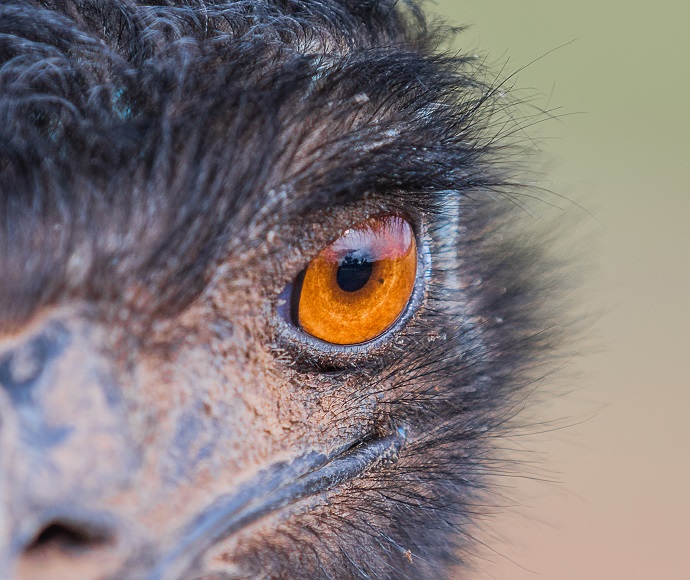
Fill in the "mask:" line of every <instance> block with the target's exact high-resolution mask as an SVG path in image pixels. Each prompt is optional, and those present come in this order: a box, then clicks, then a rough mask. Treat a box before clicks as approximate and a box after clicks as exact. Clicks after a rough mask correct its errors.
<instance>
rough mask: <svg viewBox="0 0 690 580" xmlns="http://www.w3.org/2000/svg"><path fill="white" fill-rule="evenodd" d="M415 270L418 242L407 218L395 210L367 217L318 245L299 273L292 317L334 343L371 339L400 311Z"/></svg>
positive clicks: (407, 299) (387, 326) (408, 298)
mask: <svg viewBox="0 0 690 580" xmlns="http://www.w3.org/2000/svg"><path fill="white" fill-rule="evenodd" d="M416 276H417V244H416V241H415V236H414V232H413V231H412V227H411V226H410V224H409V222H407V221H406V220H405V219H404V218H402V217H400V216H397V215H387V216H379V217H372V218H369V219H368V220H365V221H363V222H361V223H359V224H357V225H356V226H354V227H353V228H350V229H349V230H347V231H345V232H344V233H343V234H342V235H341V236H340V237H339V238H338V239H337V240H335V241H334V242H333V243H331V244H330V245H328V246H327V247H325V248H324V249H323V250H321V252H319V254H318V256H316V257H315V258H314V259H313V260H312V261H311V262H310V263H309V265H308V266H307V268H306V270H305V271H304V272H303V273H302V274H301V275H300V276H299V278H298V280H297V281H296V283H295V285H294V291H293V297H292V314H293V318H294V321H295V323H296V324H297V325H298V326H299V327H300V328H301V329H302V330H303V331H304V332H306V333H308V334H310V335H312V336H314V337H316V338H319V339H321V340H323V341H326V342H330V343H332V344H339V345H353V344H359V343H362V342H366V341H369V340H372V339H374V338H376V337H377V336H379V335H381V334H383V333H384V332H385V331H386V330H387V329H388V328H390V327H391V326H392V325H393V323H394V322H395V321H396V320H397V319H398V317H399V316H400V315H401V314H402V312H403V310H404V309H405V306H406V305H407V303H408V302H409V300H410V297H411V296H412V292H413V290H414V286H415V280H416Z"/></svg>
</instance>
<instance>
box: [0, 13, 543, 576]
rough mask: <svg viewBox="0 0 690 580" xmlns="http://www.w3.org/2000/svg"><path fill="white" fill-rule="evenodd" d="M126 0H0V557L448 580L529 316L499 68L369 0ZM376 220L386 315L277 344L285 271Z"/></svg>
mask: <svg viewBox="0 0 690 580" xmlns="http://www.w3.org/2000/svg"><path fill="white" fill-rule="evenodd" d="M153 4H158V3H153V2H131V1H127V0H122V1H119V2H116V1H113V2H96V1H95V0H94V1H91V0H79V1H77V0H70V1H67V2H51V1H44V2H39V1H29V0H27V1H19V0H11V1H9V2H5V3H3V4H2V5H0V33H1V35H0V119H2V123H0V126H1V127H2V128H0V142H1V143H2V146H1V147H0V227H1V232H0V233H1V234H2V235H0V271H2V272H3V278H2V286H1V287H0V383H1V386H2V388H0V419H1V422H0V494H1V496H2V498H3V501H2V503H1V504H0V510H2V511H0V569H2V570H4V571H6V573H7V577H8V578H51V579H54V578H70V579H73V580H77V579H80V578H83V579H95V578H132V579H141V578H150V579H152V580H153V579H154V578H155V579H158V578H160V579H166V580H167V579H171V580H172V579H178V578H180V579H181V578H185V579H187V578H197V577H198V578H255V577H290V578H294V577H300V576H302V577H308V578H317V577H323V578H330V577H334V578H340V577H374V578H404V577H410V578H424V577H429V578H439V577H444V576H445V575H447V574H450V573H451V572H452V571H453V570H456V569H457V567H458V566H461V565H462V564H463V563H464V561H465V558H464V556H463V554H464V553H465V550H467V549H469V547H470V545H471V541H470V538H471V532H472V524H473V521H474V517H475V516H476V515H477V513H478V511H481V508H480V506H481V505H486V503H487V501H489V500H488V499H487V497H488V496H487V493H488V492H487V487H486V485H487V480H486V477H487V475H491V474H492V473H494V472H497V471H500V470H504V469H506V467H505V466H501V464H500V463H499V457H498V456H497V455H496V452H495V444H494V441H495V440H496V436H497V435H499V434H500V433H501V432H502V430H504V429H508V428H509V422H510V418H511V417H512V415H513V413H514V410H515V406H514V402H515V400H519V398H520V396H521V395H520V391H521V389H523V388H524V387H525V386H527V385H530V384H531V382H532V380H533V378H534V377H535V376H537V373H535V372H532V371H531V370H530V369H532V368H537V369H539V367H538V365H537V362H538V361H542V360H543V358H544V357H548V356H550V354H549V353H551V352H552V348H553V345H554V344H555V340H556V338H555V337H554V334H555V331H554V330H553V329H554V328H555V326H554V323H553V321H552V320H549V319H548V317H546V316H545V315H544V310H543V309H541V305H542V303H543V302H544V300H545V294H544V293H542V292H541V291H540V290H539V288H541V287H545V286H548V281H547V280H546V278H547V275H546V274H545V267H544V266H543V263H542V258H541V255H540V253H539V252H538V251H537V250H536V249H535V248H534V247H529V246H527V245H525V244H524V243H522V242H521V241H520V238H518V237H514V236H512V234H511V232H512V231H513V228H512V226H511V222H510V219H509V216H508V214H507V213H506V210H505V207H509V206H511V205H512V201H511V198H510V196H509V195H508V194H505V196H504V195H502V193H503V192H508V191H511V192H513V193H514V189H511V188H514V187H515V186H512V185H510V183H511V176H510V175H509V174H507V173H506V172H505V170H506V168H507V167H510V164H505V163H502V160H504V159H505V156H509V155H512V154H513V152H512V150H510V149H506V148H505V146H506V143H504V142H503V141H501V137H502V131H504V132H505V133H511V131H512V129H507V128H506V127H507V126H506V125H502V124H501V123H499V122H498V121H497V120H496V118H495V117H494V114H498V113H500V111H502V110H503V109H504V107H505V105H504V104H502V103H497V102H496V99H498V93H501V94H502V91H499V90H497V87H494V86H491V85H484V84H483V83H482V82H481V76H482V72H481V69H479V68H478V67H477V65H476V63H473V62H472V59H463V58H458V59H446V58H442V57H439V56H434V55H435V51H436V43H437V42H438V41H439V38H440V37H439V35H440V32H438V31H433V30H431V31H428V30H426V29H425V27H424V24H423V20H422V17H421V16H420V14H419V13H418V12H417V11H416V10H415V9H413V8H409V7H408V8H404V7H402V6H398V7H397V8H395V9H393V8H392V6H391V5H389V4H392V3H389V2H387V1H381V2H363V3H356V2H351V3H350V2H346V1H345V0H343V1H339V0H324V1H323V2H315V1H306V0H305V1H304V2H295V3H288V2H285V3H284V2H278V1H273V0H271V1H268V0H267V1H265V2H243V1H236V2H221V3H216V2H205V3H201V2H199V3H195V2H184V3H183V2H163V3H161V4H163V6H159V7H152V6H149V5H153ZM499 169H500V170H499ZM487 192H492V195H487ZM511 195H512V194H511ZM386 212H395V213H397V214H399V215H404V216H405V217H406V218H407V219H408V220H409V221H410V222H411V223H412V224H413V227H414V229H415V232H416V235H417V238H418V246H419V266H418V268H419V275H418V280H417V286H416V289H415V292H414V294H413V298H412V299H411V301H410V303H409V305H408V307H407V310H406V311H405V313H404V314H403V315H402V317H401V318H400V319H399V321H398V322H397V323H396V324H395V325H394V326H393V327H392V328H391V329H389V330H388V331H386V332H385V333H384V335H382V336H381V337H379V338H377V339H375V340H374V341H372V342H370V343H367V344H365V345H359V346H354V347H334V346H333V345H328V344H325V343H322V342H320V341H316V340H314V339H311V338H310V337H308V336H306V335H305V334H304V333H303V332H301V331H300V330H299V329H297V328H296V327H295V326H294V325H293V324H292V323H291V321H290V320H289V317H286V316H285V315H284V312H283V311H284V308H283V306H282V304H283V300H284V298H281V297H283V296H285V294H284V292H285V288H286V287H288V286H289V284H290V283H291V282H292V280H294V279H295V277H296V276H297V275H298V273H299V272H300V271H301V270H302V269H303V268H304V267H305V265H306V264H307V263H308V262H309V260H310V259H311V258H313V257H314V256H315V255H316V254H317V253H318V252H319V251H320V249H321V248H323V247H324V246H326V245H327V244H328V243H329V242H331V241H332V240H333V239H334V238H336V237H337V236H338V235H339V234H340V233H341V232H342V231H344V230H345V229H347V228H348V227H351V226H352V225H353V224H356V223H358V222H360V221H362V220H364V219H366V218H367V217H369V216H372V215H377V214H380V213H386ZM546 329H549V331H548V332H547V331H546ZM537 372H538V373H539V376H541V374H543V372H544V371H543V369H539V370H538V371H537ZM516 398H517V399H516Z"/></svg>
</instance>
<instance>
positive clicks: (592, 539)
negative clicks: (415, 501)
mask: <svg viewBox="0 0 690 580" xmlns="http://www.w3.org/2000/svg"><path fill="white" fill-rule="evenodd" d="M426 8H427V10H429V11H430V12H432V13H436V14H439V15H441V16H443V17H444V18H445V19H447V20H448V21H449V22H450V23H452V24H455V25H469V26H470V28H469V29H468V30H467V31H465V32H464V33H462V34H460V35H458V37H457V38H456V41H455V46H456V48H458V49H461V50H463V51H467V52H476V53H478V54H480V55H482V56H487V60H488V62H489V63H492V64H493V68H494V69H496V70H498V69H499V68H500V67H502V66H503V65H506V68H505V71H506V72H505V73H504V74H509V73H512V72H514V71H516V70H518V69H521V68H522V67H526V68H524V70H521V71H520V72H518V74H517V76H516V77H515V79H514V80H513V84H515V86H516V88H517V89H520V91H519V93H518V94H519V96H521V97H525V96H532V97H533V98H532V103H533V104H535V105H537V106H540V107H542V108H545V109H550V110H552V111H554V113H555V114H556V115H557V116H558V115H560V118H558V119H556V120H548V121H545V122H543V123H540V124H539V125H537V126H535V127H533V128H531V129H530V130H529V134H530V135H532V136H534V137H536V138H537V139H538V144H539V148H540V149H541V155H540V163H542V164H543V165H539V166H537V169H538V170H540V171H543V178H542V180H541V181H540V183H539V185H540V186H543V187H545V188H548V189H550V190H552V191H554V192H556V193H558V194H562V195H564V196H565V197H567V198H568V199H569V200H571V201H572V202H574V203H572V204H569V203H564V204H563V206H562V207H563V208H564V209H563V211H564V212H566V213H567V212H576V213H577V212H579V213H582V212H581V210H579V209H578V208H577V205H576V204H579V205H580V206H582V207H584V208H585V209H586V210H587V211H588V212H590V213H591V216H587V217H585V218H584V221H585V222H589V223H590V224H591V226H592V227H591V230H592V232H594V237H595V238H596V241H595V242H594V243H593V244H592V245H591V247H590V248H589V249H587V251H588V252H593V253H594V254H595V255H591V254H590V255H589V256H587V261H588V262H593V263H594V266H593V267H591V273H590V274H589V275H588V280H587V283H586V287H585V288H584V289H583V291H582V293H581V296H582V299H583V300H584V301H585V302H586V303H585V305H584V306H585V309H586V310H588V311H589V312H592V313H598V314H597V315H596V316H594V317H593V321H592V325H591V336H592V340H591V344H589V345H585V348H584V349H583V354H582V355H581V356H578V357H576V359H574V360H573V361H572V362H571V363H570V365H569V366H570V370H571V371H573V375H577V376H578V379H577V380H576V381H575V382H574V384H572V385H571V387H572V390H571V392H570V393H568V394H566V395H564V396H563V397H560V398H553V399H552V400H550V401H547V402H546V403H543V404H540V405H539V409H538V412H539V414H540V415H541V416H542V417H543V418H544V420H554V419H555V420H559V419H561V420H562V421H561V422H560V423H559V425H570V426H569V427H565V428H560V429H557V430H554V431H549V432H545V433H543V434H541V435H536V436H534V437H533V438H532V439H531V440H530V441H529V443H528V444H526V446H529V447H531V448H534V449H537V451H538V454H536V455H535V456H534V457H533V458H532V459H533V460H535V461H536V462H537V463H538V471H539V472H540V473H541V474H542V475H544V479H547V480H549V481H550V482H542V481H535V480H534V479H530V478H525V479H519V478H515V479H511V480H509V481H504V482H503V484H504V485H505V488H504V490H503V492H504V493H505V494H506V495H507V496H508V497H510V498H511V499H512V500H514V501H515V503H514V504H509V503H507V507H506V509H505V510H502V512H501V513H500V514H498V515H496V516H495V517H494V519H492V520H491V521H488V522H486V523H485V526H484V528H485V529H484V531H479V532H478V534H479V537H480V539H481V540H482V541H483V542H485V543H486V548H485V549H482V550H481V551H480V552H479V554H478V557H479V559H478V560H477V570H476V577H477V578H479V579H481V580H488V579H493V578H498V579H501V580H504V579H514V580H523V579H525V580H530V579H532V580H534V579H538V578H546V579H556V580H571V579H572V580H575V579H577V580H582V579H607V580H608V579H625V580H637V579H645V580H647V579H660V580H665V579H679V580H681V579H688V578H690V546H688V544H689V543H690V234H689V233H688V228H689V225H690V191H689V189H690V188H689V184H690V80H689V79H690V40H689V35H690V2H687V0H682V1H681V0H675V1H674V0H666V1H662V2H649V1H644V2H643V1H640V0H606V1H605V2H601V1H595V0H579V1H578V2H573V1H568V2H566V1H564V0H561V1H554V0H525V1H522V2H516V1H515V0H484V1H480V0H439V1H438V2H436V3H431V2H429V3H427V4H426ZM540 57H541V58H540ZM535 59H538V60H536V62H533V61H535ZM530 63H531V64H530ZM527 65H528V66H527ZM529 112H530V111H529V110H527V111H526V113H529ZM585 245H587V244H585ZM592 248H593V249H592ZM588 267H589V266H588ZM592 345H594V346H592ZM590 347H591V348H590Z"/></svg>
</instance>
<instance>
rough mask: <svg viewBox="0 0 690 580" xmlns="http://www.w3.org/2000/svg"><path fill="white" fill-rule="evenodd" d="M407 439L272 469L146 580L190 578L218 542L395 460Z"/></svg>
mask: <svg viewBox="0 0 690 580" xmlns="http://www.w3.org/2000/svg"><path fill="white" fill-rule="evenodd" d="M404 439H405V433H404V431H402V430H400V431H399V432H398V433H397V434H396V435H390V436H388V437H384V438H381V439H376V440H373V441H369V442H365V443H360V444H358V445H356V446H354V447H348V448H346V449H344V450H342V451H340V452H338V453H336V454H335V455H334V456H333V457H331V458H327V457H326V456H325V455H322V454H319V453H310V454H308V455H306V456H303V457H300V458H298V459H296V460H295V461H293V462H291V463H281V464H274V465H272V466H271V467H270V468H268V469H267V470H266V471H264V472H263V473H260V474H259V475H258V476H257V477H255V478H254V479H252V480H251V481H249V482H247V483H245V484H244V485H242V486H241V487H240V489H239V490H238V492H237V493H234V494H232V495H230V496H225V497H220V498H218V500H217V501H216V502H215V503H214V504H213V505H211V506H209V507H208V508H207V509H206V510H204V512H203V513H202V514H201V515H200V516H199V518H198V519H197V520H195V521H194V522H192V523H191V524H190V526H189V528H188V529H187V530H186V532H185V533H183V534H182V536H181V538H180V541H179V542H178V543H177V544H176V545H175V546H174V547H173V549H172V550H171V551H170V552H168V554H167V555H166V556H165V557H164V558H162V559H161V561H160V564H159V565H158V566H157V567H156V568H155V570H154V571H153V573H152V574H151V575H150V576H149V577H148V580H176V579H181V578H188V577H189V573H190V571H191V570H192V569H193V568H194V567H195V564H196V561H197V560H198V559H199V558H200V557H201V556H203V555H204V553H205V552H206V551H207V550H209V549H210V548H211V547H212V546H213V545H214V544H215V543H216V542H219V541H221V540H223V539H225V538H228V537H229V536H232V535H233V534H237V533H238V532H240V531H241V530H242V529H244V528H245V527H247V526H249V525H250V524H252V523H254V522H256V521H257V520H259V519H260V518H262V517H263V516H266V515H268V514H270V513H272V512H275V511H278V510H280V509H283V508H286V507H288V506H290V505H291V504H294V503H296V502H298V501H300V500H302V499H305V498H307V497H310V496H315V495H317V494H320V493H324V492H326V491H328V490H330V489H333V488H335V487H337V486H339V485H341V484H343V483H346V482H347V481H350V480H352V479H354V478H356V477H358V476H359V475H361V474H362V473H364V472H366V471H367V470H369V469H371V468H372V467H374V466H375V465H377V464H379V463H381V462H385V461H395V459H396V458H397V454H398V452H399V451H400V449H401V447H402V445H403V442H404Z"/></svg>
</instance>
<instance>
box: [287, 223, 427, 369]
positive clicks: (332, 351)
mask: <svg viewBox="0 0 690 580" xmlns="http://www.w3.org/2000/svg"><path fill="white" fill-rule="evenodd" d="M406 219H407V221H408V222H409V223H410V225H411V226H412V235H413V236H414V239H415V241H416V245H417V248H416V254H417V269H416V276H415V282H414V287H413V290H412V295H411V296H410V298H409V300H408V302H407V305H406V306H405V308H404V309H403V311H402V312H401V314H400V316H399V317H398V318H397V320H396V321H395V322H394V323H393V324H392V325H391V326H390V327H389V328H388V329H386V330H385V331H384V332H383V333H382V334H380V335H378V336H376V337H375V338H373V339H371V340H368V341H366V342H361V343H357V344H347V345H340V344H333V343H329V342H326V341H324V340H321V339H319V338H316V337H314V336H311V335H309V334H308V333H306V332H304V331H303V330H302V329H300V328H299V327H298V326H297V325H296V324H294V322H293V321H292V317H291V313H290V297H291V295H292V292H293V291H294V284H295V281H293V282H290V283H289V284H288V285H287V286H286V287H285V288H284V289H283V291H282V292H281V293H280V294H279V296H278V298H277V308H276V310H277V316H276V318H275V322H276V331H277V337H278V343H279V345H280V346H281V347H283V348H285V349H286V350H287V351H288V352H290V353H292V354H293V355H294V356H296V357H299V358H300V360H302V361H305V360H308V361H311V362H314V363H316V364H326V365H335V366H336V367H337V366H339V365H340V364H343V363H345V364H351V363H352V364H358V363H357V361H360V362H362V363H363V362H365V361H367V360H369V359H370V358H371V357H377V356H379V355H383V354H384V352H386V351H387V350H388V347H390V346H391V344H392V342H393V339H395V338H396V337H399V336H400V335H401V334H402V333H403V330H404V329H405V328H406V327H407V326H408V325H409V324H410V322H411V319H412V318H413V316H414V315H415V313H417V312H418V311H419V309H420V308H422V306H423V304H424V302H425V299H426V293H427V286H428V282H429V279H430V277H431V254H430V251H429V238H428V235H427V233H426V224H425V221H424V220H423V219H421V217H419V216H418V219H415V220H413V219H410V218H409V217H408V218H406ZM339 237H340V236H339ZM336 239H337V238H336ZM331 243H332V242H331ZM312 259H313V258H312ZM304 270H306V266H305V268H304ZM296 279H297V278H296Z"/></svg>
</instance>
